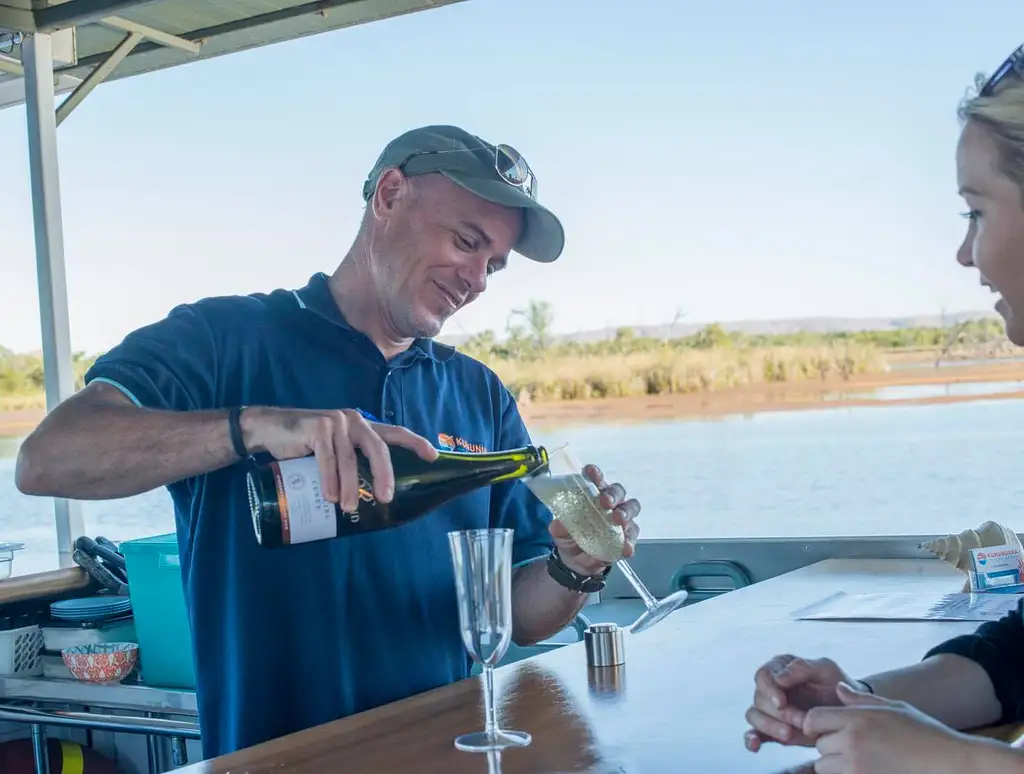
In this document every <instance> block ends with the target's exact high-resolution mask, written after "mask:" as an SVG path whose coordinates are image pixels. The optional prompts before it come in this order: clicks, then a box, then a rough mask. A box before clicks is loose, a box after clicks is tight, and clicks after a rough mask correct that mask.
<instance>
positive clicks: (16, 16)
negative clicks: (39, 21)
mask: <svg viewBox="0 0 1024 774" xmlns="http://www.w3.org/2000/svg"><path fill="white" fill-rule="evenodd" d="M0 27H3V28H4V29H5V30H14V31H15V32H35V29H36V17H35V16H33V15H32V11H29V10H26V9H24V8H11V7H10V6H9V5H2V4H0Z"/></svg>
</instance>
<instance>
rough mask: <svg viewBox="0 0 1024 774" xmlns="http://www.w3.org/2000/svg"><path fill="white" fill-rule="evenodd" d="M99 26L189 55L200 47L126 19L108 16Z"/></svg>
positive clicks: (196, 51)
mask: <svg viewBox="0 0 1024 774" xmlns="http://www.w3.org/2000/svg"><path fill="white" fill-rule="evenodd" d="M100 24H102V25H103V26H104V27H112V28H113V29H115V30H121V31H122V32H129V33H136V32H137V33H139V35H141V36H142V37H145V38H149V39H150V40H152V41H153V42H154V43H159V44H160V45H161V46H166V47H167V48H178V49H181V50H182V51H187V52H188V53H190V54H198V53H199V51H200V49H202V45H201V44H199V43H195V42H194V41H191V40H185V38H181V37H178V36H177V35H171V34H169V33H166V32H161V31H160V30H155V29H153V28H152V27H147V26H146V25H145V24H139V23H138V22H133V21H130V20H128V19H121V18H120V17H117V16H108V17H106V18H105V19H100Z"/></svg>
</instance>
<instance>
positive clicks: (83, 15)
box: [35, 0, 147, 32]
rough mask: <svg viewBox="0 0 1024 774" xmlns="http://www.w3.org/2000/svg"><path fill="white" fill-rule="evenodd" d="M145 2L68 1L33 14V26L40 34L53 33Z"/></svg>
mask: <svg viewBox="0 0 1024 774" xmlns="http://www.w3.org/2000/svg"><path fill="white" fill-rule="evenodd" d="M146 2H147V0H70V1H69V2H66V3H60V4H59V5H51V6H48V7H47V8H40V9H39V10H38V11H36V12H35V26H36V29H37V30H38V31H40V32H53V31H54V30H59V29H63V28H65V27H77V26H80V25H82V24H90V23H92V22H96V21H99V20H100V19H102V18H104V17H106V16H111V15H113V14H115V13H117V12H118V11H123V10H125V9H128V8H134V7H135V6H138V5H145V3H146Z"/></svg>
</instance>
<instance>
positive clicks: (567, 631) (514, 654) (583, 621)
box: [470, 613, 590, 675]
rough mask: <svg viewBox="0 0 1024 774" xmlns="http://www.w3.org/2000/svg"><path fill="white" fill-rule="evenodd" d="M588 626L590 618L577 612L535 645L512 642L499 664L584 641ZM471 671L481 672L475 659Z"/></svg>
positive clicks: (520, 659) (512, 662) (472, 672)
mask: <svg viewBox="0 0 1024 774" xmlns="http://www.w3.org/2000/svg"><path fill="white" fill-rule="evenodd" d="M588 626H590V620H589V619H588V618H587V617H586V616H585V615H583V613H577V614H576V617H575V618H574V619H573V621H572V623H571V624H570V625H569V626H566V627H565V628H564V629H562V631H560V632H558V634H556V635H555V636H553V637H550V638H548V639H546V640H542V641H541V642H537V643H534V644H533V645H525V646H519V645H516V644H515V643H512V644H510V645H509V646H508V650H507V651H506V652H505V657H504V658H502V660H501V661H499V662H498V666H505V665H506V664H514V663H515V662H516V661H522V660H523V659H524V658H531V657H533V656H539V655H540V654H541V653H547V652H548V651H551V650H555V649H557V648H562V647H565V646H566V645H572V644H573V643H575V642H582V641H583V633H584V632H585V631H586V630H587V627H588ZM470 673H471V674H474V675H478V674H480V665H479V664H477V663H476V662H475V661H474V662H473V668H472V670H471V672H470Z"/></svg>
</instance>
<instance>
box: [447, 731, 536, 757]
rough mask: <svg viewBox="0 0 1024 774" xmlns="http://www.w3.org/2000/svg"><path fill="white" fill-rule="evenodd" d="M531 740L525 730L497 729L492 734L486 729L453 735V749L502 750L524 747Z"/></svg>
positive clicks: (473, 750)
mask: <svg viewBox="0 0 1024 774" xmlns="http://www.w3.org/2000/svg"><path fill="white" fill-rule="evenodd" d="M532 741H533V737H531V736H530V735H529V734H528V733H526V732H525V731H506V730H504V729H499V730H498V731H495V732H494V733H493V734H488V733H487V732H486V731H474V732H473V733H471V734H463V735H462V736H457V737H455V749H457V750H462V751H463V752H489V751H491V750H504V749H507V748H509V747H526V746H528V745H529V744H530V742H532Z"/></svg>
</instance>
